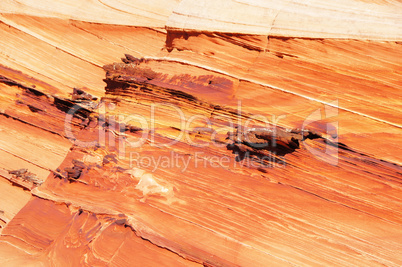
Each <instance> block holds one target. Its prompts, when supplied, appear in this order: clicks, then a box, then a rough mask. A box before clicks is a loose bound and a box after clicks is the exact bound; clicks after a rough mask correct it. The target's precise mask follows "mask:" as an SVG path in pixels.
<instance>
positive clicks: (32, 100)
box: [0, 15, 402, 266]
mask: <svg viewBox="0 0 402 267" xmlns="http://www.w3.org/2000/svg"><path fill="white" fill-rule="evenodd" d="M2 21H3V23H2V24H0V31H1V33H2V34H4V36H5V37H6V38H4V39H1V40H0V45H1V46H0V48H1V52H2V53H0V63H1V64H2V66H1V67H0V75H1V76H0V90H1V94H0V100H1V101H0V105H1V106H0V108H1V124H0V125H1V129H2V131H0V135H1V137H2V138H1V140H2V141H1V143H0V144H1V146H0V153H2V156H3V157H2V160H1V161H0V164H1V167H2V168H3V170H2V172H1V173H0V181H1V183H2V185H1V186H0V190H1V192H2V194H3V193H4V192H10V193H11V192H15V193H13V194H10V196H9V197H6V198H5V199H6V200H5V201H8V202H1V203H5V204H4V205H3V204H2V206H0V209H1V210H2V211H3V212H0V226H1V227H4V229H3V230H2V232H1V235H0V263H1V265H8V266H18V265H19V266H21V265H35V264H36V265H39V264H45V265H47V264H48V265H62V266H65V265H66V266H69V265H73V266H75V265H91V266H93V265H100V266H103V265H116V266H130V265H133V264H138V265H143V266H153V265H156V264H158V265H159V264H160V265H167V266H176V265H192V264H194V265H196V264H198V265H199V264H204V265H207V266H208V265H212V266H232V265H241V266H266V265H274V266H283V265H350V264H353V265H365V266H377V265H386V266H399V265H401V264H402V254H401V252H400V251H402V247H401V244H400V239H401V238H402V232H401V229H402V228H401V223H402V216H401V212H400V210H401V209H400V208H401V198H400V194H401V181H402V180H401V179H402V168H401V166H400V163H401V160H402V159H401V156H400V153H399V151H400V150H401V148H399V147H398V146H397V144H398V142H399V143H400V141H401V129H400V128H401V125H400V121H399V117H400V107H401V105H402V104H401V103H402V102H401V101H400V100H401V99H400V94H399V89H400V86H401V85H400V82H399V80H400V75H401V69H400V64H399V59H398V58H397V57H396V55H397V54H398V53H399V52H400V47H401V46H400V44H399V43H395V42H372V41H352V40H317V39H298V38H290V39H284V38H269V39H268V38H266V37H264V36H253V35H231V34H203V33H177V32H176V33H174V32H173V33H172V32H168V33H165V32H164V31H161V30H153V29H148V28H138V27H127V26H112V25H102V24H88V23H83V22H75V21H67V20H61V19H48V18H46V19H43V18H35V17H28V16H15V15H3V16H2ZM50 22H51V23H50ZM45 25H46V27H44V26H45ZM61 29H63V30H61ZM60 40H63V41H60ZM28 43H29V45H25V46H24V47H23V49H20V50H16V49H15V47H16V46H20V45H21V44H28ZM124 53H129V54H132V55H134V56H137V57H145V60H142V61H141V63H140V64H139V65H136V64H132V63H131V65H130V63H128V64H124V63H119V64H115V65H110V66H111V67H106V68H105V69H106V70H109V73H108V74H107V75H106V79H105V71H104V70H103V69H102V66H103V65H104V64H110V63H113V62H118V61H120V58H121V57H123V55H124ZM134 65H135V66H134ZM113 66H120V67H121V68H122V69H123V70H121V69H120V70H118V71H117V72H115V69H113ZM127 66H130V67H127ZM131 67H132V69H130V68H131ZM111 68H112V69H113V71H112V69H111ZM130 71H131V72H130ZM103 79H105V81H103ZM105 82H106V85H107V87H106V88H104V87H105ZM73 87H80V88H84V90H85V91H87V92H88V93H90V94H93V95H95V96H96V97H98V100H97V101H86V102H85V101H73V100H72V95H71V93H72V92H73ZM101 98H102V99H101ZM333 100H338V102H337V103H336V102H333ZM239 101H241V103H242V112H241V114H239V112H238V111H237V108H238V107H237V105H238V103H239ZM100 102H102V104H100ZM155 103H156V104H158V103H159V104H161V103H169V104H174V105H175V106H177V107H178V108H180V110H181V111H182V112H183V115H184V116H185V117H186V118H187V119H189V118H190V117H191V116H194V115H203V116H205V118H207V119H208V120H209V121H210V122H211V124H210V125H208V124H207V123H206V122H205V120H203V119H199V118H196V117H195V119H194V120H193V121H192V122H191V123H189V124H188V125H187V127H183V125H181V123H180V120H179V116H178V113H177V112H176V110H174V109H172V108H171V107H169V106H166V105H165V106H163V105H160V106H158V107H157V109H156V113H155V116H154V119H155V121H154V122H155V125H154V126H155V127H154V129H152V130H153V131H148V130H149V128H150V127H151V125H150V124H149V121H150V117H151V115H150V109H151V107H152V105H154V104H155ZM328 103H332V104H330V105H328ZM98 104H99V105H98ZM75 105H79V106H81V107H82V109H81V110H79V111H78V112H77V113H76V116H74V117H72V118H71V124H68V125H71V130H68V129H69V127H67V128H66V125H65V119H66V117H67V113H68V112H69V111H71V109H72V108H74V106H75ZM337 105H338V106H339V109H337V108H336V106H337ZM317 110H319V111H318V114H320V116H319V117H320V119H319V120H317V119H316V122H315V124H311V125H309V129H311V130H314V131H317V132H319V133H321V134H323V137H322V138H317V139H314V140H310V139H307V140H304V141H303V142H300V146H299V147H298V148H297V149H295V150H294V151H292V152H291V153H286V154H284V155H283V156H279V155H273V157H272V158H270V159H269V160H268V162H266V161H267V159H266V161H265V162H264V161H261V159H260V158H258V155H251V156H247V157H245V158H242V157H241V155H240V154H241V153H238V152H239V151H235V150H233V149H230V146H229V147H228V145H230V142H231V140H227V139H226V137H227V133H228V132H235V131H236V126H237V124H244V122H245V121H247V120H249V121H250V122H251V123H250V127H259V126H264V123H263V121H262V119H261V116H260V117H257V116H256V115H263V116H265V117H267V118H270V120H269V124H268V126H270V127H271V126H272V124H275V120H274V119H275V118H276V120H277V121H278V122H277V124H278V127H281V128H295V127H300V126H301V125H302V123H303V121H305V120H306V118H308V116H309V115H311V114H315V113H314V112H315V111H317ZM324 111H325V112H326V114H325V116H324V114H323V115H322V116H321V112H324ZM335 111H336V112H335ZM119 114H120V115H121V116H129V115H134V114H135V115H142V116H143V117H144V118H145V119H146V122H147V123H148V125H142V124H140V123H139V122H138V121H136V120H135V119H133V120H131V121H130V122H128V125H127V127H126V125H123V124H119V123H118V122H119V120H118V118H117V117H116V115H119ZM280 115H286V117H285V118H284V117H281V119H279V120H278V117H279V116H280ZM113 116H115V117H113ZM253 116H254V117H253ZM250 118H254V119H253V120H250ZM187 121H188V120H187ZM231 121H232V122H234V123H233V124H230V123H229V122H231ZM337 124H338V125H339V131H338V136H339V137H338V139H337V138H336V136H335V135H334V132H331V131H329V132H327V128H326V125H329V127H330V128H331V127H336V125H337ZM122 125H123V126H124V127H123V128H122ZM144 126H148V129H147V127H144ZM265 126H266V125H265ZM206 128H208V129H206ZM332 129H335V128H332ZM214 131H217V134H216V135H215V137H214V138H211V133H214ZM143 134H144V135H146V136H147V138H146V140H145V139H144V140H145V142H144V143H143V144H142V145H141V146H139V147H132V146H130V142H131V144H132V143H133V142H135V141H137V140H139V139H140V137H141V136H142V135H143ZM179 135H183V138H181V139H180V140H179V142H177V143H175V144H174V145H171V146H166V144H167V143H169V142H171V141H172V139H174V138H176V137H177V136H179ZM77 140H79V141H85V142H87V143H88V144H89V146H87V147H83V146H82V144H81V145H79V144H78V143H77ZM74 142H75V144H73V143H74ZM91 142H94V143H91ZM96 143H99V144H98V145H96ZM194 143H196V144H203V145H204V146H201V147H195V146H194ZM336 148H337V149H338V150H335V149H336ZM326 149H328V150H327V152H328V151H329V152H328V153H327V154H320V153H318V152H324V151H325V150H326ZM311 151H315V152H316V154H314V153H311ZM331 151H332V152H334V153H332V152H331ZM336 151H337V154H336V153H335V152H336ZM317 155H319V156H317ZM164 159H167V161H166V162H165V166H164V167H161V166H162V165H161V164H162V161H163V160H164ZM158 160H159V161H158ZM173 163H174V164H173ZM267 163H268V164H267ZM329 163H336V164H329ZM398 164H399V165H398ZM21 168H26V169H28V170H29V171H30V172H32V173H34V174H35V175H36V176H37V177H38V178H39V179H41V180H43V181H44V183H43V184H41V185H37V184H33V183H30V181H27V180H26V179H25V180H24V177H25V176H18V175H13V174H10V173H8V172H7V170H16V169H21ZM76 178H78V179H76ZM27 189H28V190H27ZM3 195H4V194H3ZM4 196H6V195H4ZM19 210H20V211H19ZM18 211H19V213H18ZM17 213H18V214H17ZM139 251H140V253H139ZM10 255H11V256H10Z"/></svg>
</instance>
